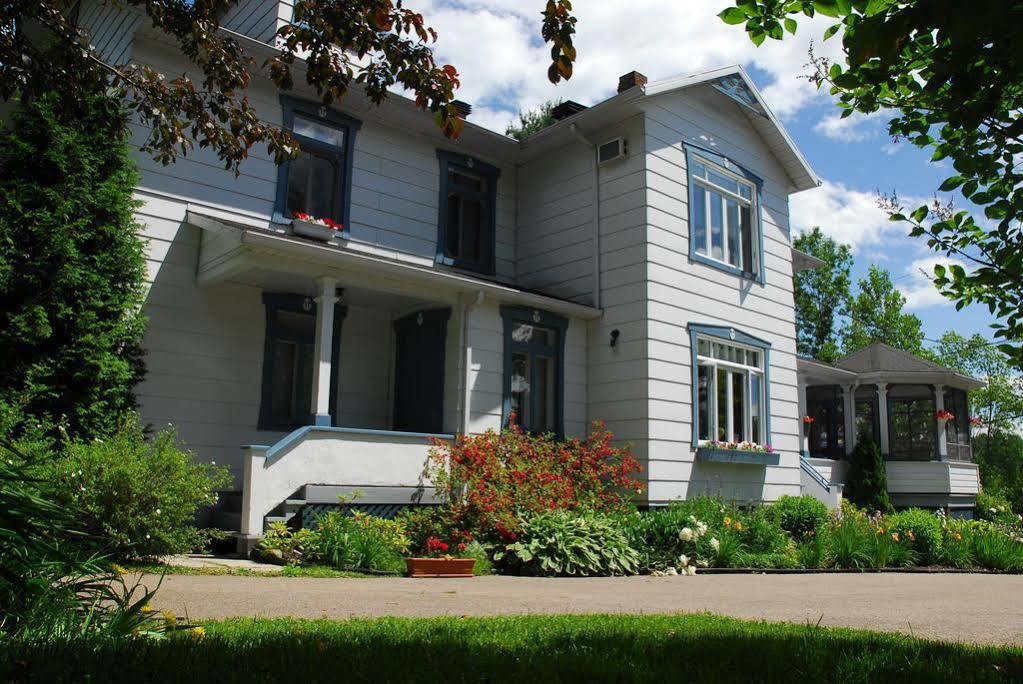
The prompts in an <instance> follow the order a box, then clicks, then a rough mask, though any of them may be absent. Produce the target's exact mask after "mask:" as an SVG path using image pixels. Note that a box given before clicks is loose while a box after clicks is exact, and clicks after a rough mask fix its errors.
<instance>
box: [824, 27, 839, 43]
mask: <svg viewBox="0 0 1023 684" xmlns="http://www.w3.org/2000/svg"><path fill="white" fill-rule="evenodd" d="M840 28H842V25H841V24H833V25H831V26H829V27H828V28H826V29H824V40H827V39H828V38H830V37H831V36H833V35H835V34H836V33H838V30H839V29H840Z"/></svg>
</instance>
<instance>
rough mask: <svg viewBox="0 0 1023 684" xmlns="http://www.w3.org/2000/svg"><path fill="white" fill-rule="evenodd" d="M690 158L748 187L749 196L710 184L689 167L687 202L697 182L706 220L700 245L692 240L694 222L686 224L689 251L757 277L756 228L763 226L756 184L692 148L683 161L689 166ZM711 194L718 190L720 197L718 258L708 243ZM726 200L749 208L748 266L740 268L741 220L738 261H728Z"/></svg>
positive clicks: (693, 195)
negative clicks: (719, 247) (720, 247)
mask: <svg viewBox="0 0 1023 684" xmlns="http://www.w3.org/2000/svg"><path fill="white" fill-rule="evenodd" d="M694 161H696V162H699V163H700V164H702V165H703V166H704V167H706V168H707V169H709V170H712V171H714V173H718V174H720V175H722V176H724V177H726V178H729V179H731V180H734V181H736V182H737V183H739V184H740V185H743V186H745V187H747V188H749V192H750V196H749V198H746V197H743V196H742V195H741V194H739V193H736V192H735V191H734V190H729V189H728V188H723V187H721V186H720V185H718V184H716V183H714V182H712V181H710V180H708V179H706V178H701V177H700V176H698V175H696V173H695V172H694V171H693V169H692V168H690V169H689V173H688V178H689V180H690V188H689V201H690V202H695V201H696V200H695V196H696V193H695V192H693V188H692V185H694V184H695V185H699V186H700V187H701V188H703V190H704V195H703V200H704V208H703V210H704V220H705V222H706V225H705V226H704V240H703V242H704V244H703V245H702V246H701V245H696V243H695V235H696V229H695V225H690V228H689V230H690V236H691V239H693V240H694V245H695V246H694V248H693V249H692V252H693V253H695V254H698V255H699V256H700V257H701V258H703V259H707V260H710V261H712V262H714V263H715V264H720V265H721V266H722V267H724V268H726V269H729V270H735V271H739V272H741V273H744V274H749V275H754V276H757V277H760V276H761V269H762V265H761V255H760V240H761V235H760V231H762V230H763V227H762V225H761V222H760V221H759V220H758V217H759V215H760V204H759V202H760V197H759V192H758V188H757V185H756V184H755V183H754V182H752V181H751V180H750V179H749V178H746V177H744V176H742V175H740V174H738V173H735V172H734V171H731V170H729V169H727V168H725V167H724V166H722V165H720V164H717V163H715V162H713V161H712V160H710V159H708V158H707V156H704V155H702V154H700V153H699V151H695V150H694V151H691V152H690V155H689V157H688V161H687V163H688V164H689V165H691V164H692V163H693V162H694ZM711 193H718V194H719V195H721V199H722V202H721V226H722V257H723V258H722V259H718V258H717V257H715V256H714V255H713V254H714V253H713V248H712V244H713V237H712V235H713V231H712V230H711V223H712V221H711V207H712V205H713V203H712V201H711ZM729 199H730V200H735V201H736V202H737V203H738V204H739V205H740V207H741V206H748V207H749V212H750V241H751V244H750V246H749V249H750V258H751V260H752V263H751V264H750V267H749V269H746V268H743V266H742V252H743V240H744V237H743V231H742V225H741V222H740V225H739V241H738V245H737V248H738V251H739V260H738V261H739V266H736V265H734V264H732V263H731V261H730V260H729V257H730V256H731V249H730V247H729V244H728V202H727V200H729ZM740 216H741V210H740ZM690 218H691V220H692V219H693V218H695V213H694V212H692V211H691V212H690Z"/></svg>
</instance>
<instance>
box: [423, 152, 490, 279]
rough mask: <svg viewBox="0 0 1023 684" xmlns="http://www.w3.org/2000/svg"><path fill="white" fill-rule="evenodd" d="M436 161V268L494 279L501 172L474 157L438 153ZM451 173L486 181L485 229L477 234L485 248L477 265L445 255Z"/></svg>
mask: <svg viewBox="0 0 1023 684" xmlns="http://www.w3.org/2000/svg"><path fill="white" fill-rule="evenodd" d="M437 159H438V161H439V162H440V193H439V195H438V197H439V200H438V207H439V211H438V218H437V256H436V260H435V261H436V263H438V264H442V265H444V266H451V267H453V268H457V269H461V270H464V271H473V272H474V273H480V274H483V275H494V273H495V272H496V263H497V258H496V245H497V179H498V178H499V177H500V175H501V170H500V169H499V168H497V167H496V166H493V165H491V164H487V163H486V162H482V161H480V160H479V159H476V158H474V157H471V156H468V155H464V154H458V153H455V152H448V151H447V150H437ZM451 169H454V170H456V171H459V170H460V171H465V172H466V173H470V174H474V175H477V176H482V177H484V178H485V179H486V180H487V212H486V220H487V222H488V225H485V226H483V230H482V231H481V234H480V239H481V240H482V241H483V243H484V244H483V245H481V248H480V251H481V253H482V254H483V260H482V261H479V262H475V261H468V260H466V259H455V258H452V257H449V256H448V255H447V250H446V247H447V240H448V171H449V170H451Z"/></svg>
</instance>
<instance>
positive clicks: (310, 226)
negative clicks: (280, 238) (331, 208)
mask: <svg viewBox="0 0 1023 684" xmlns="http://www.w3.org/2000/svg"><path fill="white" fill-rule="evenodd" d="M343 231H344V226H343V225H341V224H340V223H337V222H336V221H332V220H330V219H321V218H316V217H313V216H310V215H308V214H302V213H299V212H296V213H295V215H294V217H293V218H292V219H291V232H293V233H294V234H295V235H299V236H301V237H307V238H310V239H312V240H319V241H320V242H327V241H329V240H333V239H334V238H336V237H339V236H340V235H341V234H342V233H343Z"/></svg>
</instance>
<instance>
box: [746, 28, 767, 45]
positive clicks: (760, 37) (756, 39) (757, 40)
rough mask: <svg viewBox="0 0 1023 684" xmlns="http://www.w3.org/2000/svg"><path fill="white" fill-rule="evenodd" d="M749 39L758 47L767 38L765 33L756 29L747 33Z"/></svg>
mask: <svg viewBox="0 0 1023 684" xmlns="http://www.w3.org/2000/svg"><path fill="white" fill-rule="evenodd" d="M749 39H750V40H752V41H753V44H754V45H756V46H757V47H760V46H761V45H763V44H764V41H765V40H766V39H767V35H766V34H765V33H764V32H763V31H762V30H760V29H758V30H756V31H752V32H751V33H750V34H749Z"/></svg>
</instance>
